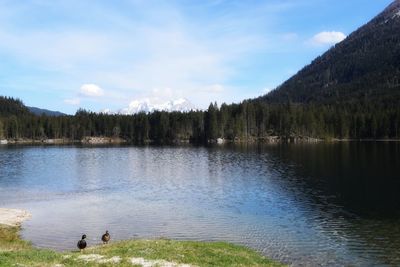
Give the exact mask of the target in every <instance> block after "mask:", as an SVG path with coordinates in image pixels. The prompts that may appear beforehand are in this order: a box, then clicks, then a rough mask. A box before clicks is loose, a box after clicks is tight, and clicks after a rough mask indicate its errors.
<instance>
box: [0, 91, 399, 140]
mask: <svg viewBox="0 0 400 267" xmlns="http://www.w3.org/2000/svg"><path fill="white" fill-rule="evenodd" d="M88 136H96V137H119V138H123V139H125V140H126V141H127V142H129V143H132V144H144V143H155V144H172V143H176V142H180V141H188V142H191V143H193V144H205V143H209V142H213V141H215V140H216V139H217V138H224V139H225V140H227V141H244V142H248V141H260V142H262V141H266V140H268V138H269V137H279V138H280V139H281V140H287V139H288V138H293V137H294V138H297V137H300V138H302V137H311V138H319V139H324V140H331V139H333V138H335V139H336V138H337V139H399V138H400V105H396V104H395V103H394V102H385V101H365V100H360V101H353V102H343V103H339V102H337V103H333V104H324V105H322V104H321V105H318V104H293V103H290V101H288V102H287V103H285V104H268V103H266V102H262V101H254V100H248V101H243V102H242V103H240V104H230V105H227V104H222V105H221V106H218V105H217V103H212V104H210V106H209V107H208V109H207V110H205V111H191V112H187V113H181V112H172V113H168V112H162V111H156V112H153V113H149V114H146V113H139V114H134V115H119V114H115V115H108V114H102V113H94V112H90V111H86V110H82V109H80V110H78V111H77V112H76V114H75V115H73V116H72V115H65V116H47V115H44V114H43V115H41V116H37V115H34V114H32V113H30V112H29V110H28V109H27V108H26V107H25V106H24V104H23V103H22V101H21V100H18V99H14V98H9V97H0V139H8V140H17V139H24V138H25V139H34V140H43V139H57V138H65V139H69V140H81V139H82V138H84V137H88Z"/></svg>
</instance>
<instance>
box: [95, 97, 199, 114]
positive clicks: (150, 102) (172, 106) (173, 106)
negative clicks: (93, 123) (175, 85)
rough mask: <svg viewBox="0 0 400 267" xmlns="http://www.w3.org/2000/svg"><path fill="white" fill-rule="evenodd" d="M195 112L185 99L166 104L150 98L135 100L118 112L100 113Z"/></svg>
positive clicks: (107, 110) (193, 107) (106, 110)
mask: <svg viewBox="0 0 400 267" xmlns="http://www.w3.org/2000/svg"><path fill="white" fill-rule="evenodd" d="M191 110H197V108H196V107H195V106H194V105H193V104H192V103H191V102H190V101H189V100H187V99H186V98H179V99H175V100H170V101H166V102H160V101H156V100H154V99H150V98H143V99H136V100H133V101H131V102H130V103H129V105H128V107H126V108H123V109H120V110H119V111H118V112H112V111H111V110H110V109H105V110H103V111H102V113H106V114H114V113H117V114H124V115H131V114H136V113H140V112H144V113H149V112H154V111H167V112H174V111H177V112H189V111H191Z"/></svg>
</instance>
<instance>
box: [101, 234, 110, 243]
mask: <svg viewBox="0 0 400 267" xmlns="http://www.w3.org/2000/svg"><path fill="white" fill-rule="evenodd" d="M110 239H111V236H110V234H109V233H108V231H106V233H105V234H104V235H102V236H101V240H102V241H103V244H107V243H108V241H110Z"/></svg>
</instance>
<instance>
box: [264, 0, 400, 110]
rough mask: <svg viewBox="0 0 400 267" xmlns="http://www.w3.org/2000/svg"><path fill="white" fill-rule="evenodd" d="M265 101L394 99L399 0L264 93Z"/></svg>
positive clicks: (398, 80) (397, 95)
mask: <svg viewBox="0 0 400 267" xmlns="http://www.w3.org/2000/svg"><path fill="white" fill-rule="evenodd" d="M259 99H261V100H263V101H266V102H267V103H287V102H288V101H291V102H293V103H332V102H337V101H340V102H352V101H359V100H360V99H361V100H364V101H365V100H366V101H376V100H379V101H385V102H393V101H396V102H397V103H398V102H399V99H400V0H396V1H394V2H393V3H392V4H391V5H389V6H388V7H387V8H386V9H385V10H384V11H383V12H382V13H381V14H379V15H378V16H376V17H375V18H374V19H372V20H371V21H370V22H369V23H367V24H366V25H364V26H362V27H361V28H359V29H358V30H356V31H355V32H353V33H352V34H350V35H349V36H348V37H347V38H346V39H345V40H344V41H342V42H341V43H339V44H337V45H336V46H334V47H333V48H331V49H330V50H329V51H327V52H326V53H325V54H323V55H322V56H320V57H318V58H316V59H315V60H314V61H313V62H312V63H311V64H310V65H308V66H306V67H305V68H303V69H302V70H300V71H299V72H298V73H297V74H296V75H294V76H293V77H292V78H290V79H289V80H287V81H286V82H284V83H283V84H282V85H281V86H279V87H278V88H276V89H275V90H274V91H272V92H270V93H269V94H267V95H265V96H263V97H261V98H259Z"/></svg>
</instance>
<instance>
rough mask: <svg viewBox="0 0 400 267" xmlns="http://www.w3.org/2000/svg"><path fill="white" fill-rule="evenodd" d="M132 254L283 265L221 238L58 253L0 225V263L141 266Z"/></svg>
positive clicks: (170, 259) (187, 261)
mask: <svg viewBox="0 0 400 267" xmlns="http://www.w3.org/2000/svg"><path fill="white" fill-rule="evenodd" d="M83 257H88V258H87V259H86V260H85V259H83ZM90 257H92V258H91V260H90ZM113 257H114V258H113ZM132 258H143V259H145V260H164V261H167V262H173V263H177V264H178V263H179V264H189V265H192V266H283V265H281V264H279V263H276V262H274V261H272V260H269V259H267V258H265V257H263V256H261V255H260V254H258V253H257V252H255V251H253V250H251V249H248V248H245V247H242V246H237V245H232V244H228V243H225V242H195V241H173V240H167V239H157V240H128V241H120V242H112V243H110V244H108V245H99V246H95V247H91V248H88V249H86V250H85V251H84V252H83V253H80V252H68V253H58V252H55V251H52V250H46V249H37V248H34V247H32V245H31V244H30V243H29V242H27V241H24V240H22V239H21V238H20V236H19V228H18V227H8V226H1V225H0V266H44V267H45V266H52V267H54V266H141V265H133V264H132V262H131V260H132ZM113 259H114V260H115V261H118V263H116V262H115V261H114V262H113V261H112V260H113ZM159 265H160V266H161V265H162V262H159Z"/></svg>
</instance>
